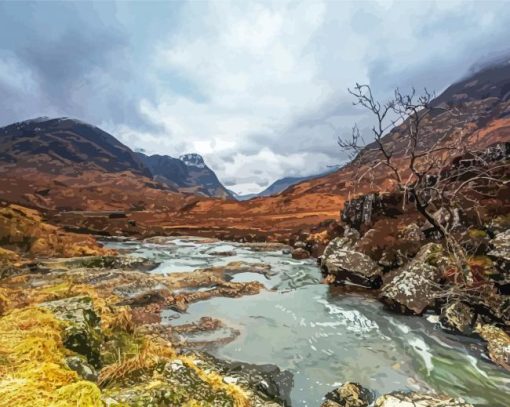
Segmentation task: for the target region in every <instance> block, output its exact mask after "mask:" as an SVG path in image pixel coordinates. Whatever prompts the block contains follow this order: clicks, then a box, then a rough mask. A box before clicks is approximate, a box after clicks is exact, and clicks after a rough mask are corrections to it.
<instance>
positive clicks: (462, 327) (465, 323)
mask: <svg viewBox="0 0 510 407" xmlns="http://www.w3.org/2000/svg"><path fill="white" fill-rule="evenodd" d="M475 320H476V313H475V312H474V311H473V309H472V308H471V307H470V306H469V305H467V304H465V303H463V302H460V301H454V302H451V303H448V304H446V305H445V306H444V307H443V309H442V310H441V317H440V321H441V324H442V325H443V327H445V328H447V329H449V330H452V331H454V332H457V333H461V334H464V335H469V334H470V333H471V332H472V328H473V326H474V323H475Z"/></svg>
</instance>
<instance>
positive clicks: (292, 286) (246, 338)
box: [105, 238, 510, 407]
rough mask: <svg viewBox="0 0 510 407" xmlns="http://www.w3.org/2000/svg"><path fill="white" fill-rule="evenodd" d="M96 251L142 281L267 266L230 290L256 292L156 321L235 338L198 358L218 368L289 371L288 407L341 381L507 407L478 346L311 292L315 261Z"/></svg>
mask: <svg viewBox="0 0 510 407" xmlns="http://www.w3.org/2000/svg"><path fill="white" fill-rule="evenodd" d="M105 244H106V246H108V247H111V248H115V249H118V250H125V251H127V252H129V253H130V254H132V255H136V256H142V257H146V258H151V259H154V260H156V261H158V262H161V264H160V265H159V266H158V268H156V269H155V270H153V271H152V273H163V274H164V273H167V274H169V273H173V272H188V271H193V270H196V269H200V268H206V267H211V266H224V265H227V264H228V263H230V262H234V261H244V262H252V263H265V264H269V265H270V266H271V272H270V273H268V274H267V275H263V274H258V273H251V272H246V273H241V274H236V275H234V276H233V280H232V281H254V280H256V281H259V282H261V283H262V284H264V285H265V287H266V288H267V290H266V291H262V292H261V293H260V294H258V295H254V296H244V297H241V298H220V297H216V298H212V299H209V300H205V301H200V302H197V303H194V304H191V305H190V306H189V309H188V311H187V313H184V314H176V313H175V312H174V311H170V310H169V311H165V312H164V313H163V319H164V320H166V321H167V323H170V324H184V323H189V322H196V321H198V320H199V319H200V318H201V317H203V316H209V317H213V318H218V319H220V320H222V321H223V322H224V323H225V325H226V326H227V327H229V328H233V329H235V330H237V331H238V332H239V333H240V334H239V336H237V337H236V338H235V339H234V340H233V341H231V342H229V343H226V344H222V345H217V346H212V347H211V348H210V349H208V351H209V352H210V353H211V354H213V355H215V356H217V357H219V358H222V359H230V360H237V361H242V362H249V363H256V364H274V365H277V366H278V367H280V368H281V369H285V370H288V371H290V372H291V373H292V374H293V376H294V386H293V389H292V392H291V399H292V405H293V406H310V407H312V406H319V405H320V403H321V401H322V399H323V396H324V395H325V394H326V393H327V392H329V391H331V390H332V389H333V388H335V387H337V386H339V385H340V384H341V383H342V382H345V381H354V382H358V383H360V384H361V385H363V386H365V387H367V388H369V389H371V390H374V391H375V392H376V393H377V394H382V393H388V392H391V391H395V390H415V391H416V390H418V391H419V390H422V391H436V392H441V393H446V394H449V395H451V396H460V397H462V398H464V399H465V400H466V401H469V402H471V403H473V404H474V405H476V406H484V407H505V406H508V405H510V404H509V401H508V400H509V397H510V374H509V373H507V372H505V371H504V370H502V369H500V368H498V367H497V366H496V365H494V364H493V363H491V362H490V361H489V360H488V359H487V357H486V356H485V355H484V354H483V344H481V342H480V341H478V340H476V339H471V338H466V337H461V336H455V335H449V334H447V333H446V332H445V331H443V330H442V329H441V328H440V327H439V325H438V324H437V322H436V319H437V318H435V317H434V316H430V317H429V318H422V317H411V316H403V315H397V314H393V313H390V312H388V311H387V310H385V309H384V308H383V306H382V304H380V303H379V302H378V301H377V300H376V299H375V298H373V297H371V296H370V295H369V293H360V292H348V291H346V290H344V289H339V288H334V287H330V286H327V285H323V284H320V283H319V281H320V270H319V268H318V267H317V265H316V262H315V260H293V259H292V258H291V257H290V255H289V254H286V253H284V251H283V250H275V251H264V250H260V248H257V247H256V246H255V247H253V246H250V245H249V244H241V243H227V242H221V241H214V240H211V239H200V238H168V239H165V240H158V241H157V243H153V242H151V241H148V242H138V241H123V242H106V243H105ZM176 316H177V318H176ZM215 334H218V333H215ZM219 334H220V335H221V331H220V333H219ZM204 335H210V334H208V333H204ZM199 339H200V338H199ZM203 339H208V338H203Z"/></svg>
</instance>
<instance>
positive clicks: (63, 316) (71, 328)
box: [39, 296, 103, 368]
mask: <svg viewBox="0 0 510 407" xmlns="http://www.w3.org/2000/svg"><path fill="white" fill-rule="evenodd" d="M39 306H40V307H42V308H46V309H49V310H50V311H52V312H53V314H55V316H56V317H57V318H58V319H60V320H62V321H65V322H66V323H67V324H66V325H67V326H66V327H65V329H64V333H63V342H64V346H65V347H66V348H68V349H70V350H72V351H74V352H76V353H78V354H80V355H83V356H85V357H86V358H87V362H88V363H90V364H91V365H92V366H94V367H95V368H99V367H101V353H100V347H101V342H102V339H103V338H102V333H101V328H100V327H99V322H100V319H99V317H98V315H97V314H96V312H95V311H94V308H93V304H92V299H91V298H90V297H87V296H78V297H71V298H65V299H62V300H57V301H49V302H45V303H42V304H39Z"/></svg>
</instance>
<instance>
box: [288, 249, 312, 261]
mask: <svg viewBox="0 0 510 407" xmlns="http://www.w3.org/2000/svg"><path fill="white" fill-rule="evenodd" d="M309 257H310V252H309V251H308V250H306V249H302V248H297V249H294V250H292V258H293V259H296V260H303V259H308V258H309Z"/></svg>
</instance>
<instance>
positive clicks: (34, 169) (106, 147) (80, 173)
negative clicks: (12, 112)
mask: <svg viewBox="0 0 510 407" xmlns="http://www.w3.org/2000/svg"><path fill="white" fill-rule="evenodd" d="M0 177H1V179H2V182H1V183H0V198H1V199H3V200H6V201H10V202H16V203H20V204H23V205H27V206H34V207H38V208H43V209H56V210H87V211H90V210H140V209H151V208H152V209H154V208H165V209H167V210H168V209H173V208H180V207H181V206H182V205H186V204H187V203H186V202H187V200H188V199H189V197H188V196H187V195H186V194H183V193H181V192H179V191H178V190H177V189H175V188H174V189H171V188H169V187H168V186H166V185H163V184H161V183H158V182H156V181H154V180H153V179H152V173H151V172H150V170H149V169H148V168H147V167H146V166H145V164H144V163H143V161H142V160H140V158H139V157H138V156H137V154H135V153H134V152H133V151H131V149H130V148H129V147H127V146H125V145H124V144H122V143H121V142H120V141H118V140H117V139H116V138H115V137H113V136H112V135H110V134H108V133H107V132H105V131H103V130H101V129H99V128H98V127H95V126H92V125H90V124H87V123H84V122H82V121H79V120H75V119H70V118H56V119H50V118H47V117H41V118H37V119H33V120H27V121H23V122H19V123H14V124H11V125H8V126H6V127H3V128H0Z"/></svg>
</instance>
